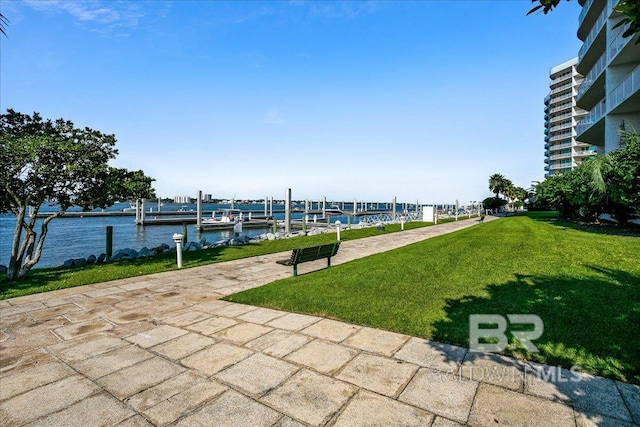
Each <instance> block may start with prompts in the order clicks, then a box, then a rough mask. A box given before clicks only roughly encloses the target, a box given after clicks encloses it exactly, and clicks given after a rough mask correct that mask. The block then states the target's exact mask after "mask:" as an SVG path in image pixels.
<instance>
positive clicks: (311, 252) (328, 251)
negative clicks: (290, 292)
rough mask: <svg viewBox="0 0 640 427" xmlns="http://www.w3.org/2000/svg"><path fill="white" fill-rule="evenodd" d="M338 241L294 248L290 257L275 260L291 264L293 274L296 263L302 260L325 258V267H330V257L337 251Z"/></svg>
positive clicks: (296, 272) (296, 271)
mask: <svg viewBox="0 0 640 427" xmlns="http://www.w3.org/2000/svg"><path fill="white" fill-rule="evenodd" d="M339 247H340V242H336V243H329V244H326V245H320V246H310V247H307V248H298V249H294V250H293V252H292V253H291V258H288V259H282V260H280V261H276V262H277V263H278V264H282V265H287V266H293V276H294V277H295V276H297V275H298V264H301V263H303V262H310V261H316V260H318V259H323V258H326V259H327V268H329V267H331V257H332V256H334V255H335V254H337V253H338V248H339Z"/></svg>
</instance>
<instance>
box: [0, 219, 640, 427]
mask: <svg viewBox="0 0 640 427" xmlns="http://www.w3.org/2000/svg"><path fill="white" fill-rule="evenodd" d="M494 219H495V217H490V216H488V217H486V218H485V222H488V221H491V220H494ZM476 224H478V222H477V220H474V219H471V220H463V221H458V222H452V223H446V224H440V225H437V226H433V227H425V228H420V229H414V230H407V231H404V232H400V233H390V234H384V235H379V236H375V237H370V238H367V239H359V240H353V241H345V242H343V243H342V245H341V247H340V251H339V253H338V255H337V256H336V257H335V258H334V263H333V264H334V265H338V264H341V263H344V262H347V261H351V260H353V259H356V258H361V257H365V256H368V255H371V254H374V253H378V252H384V251H388V250H391V249H394V248H398V247H401V246H405V245H408V244H411V243H414V242H418V241H421V240H424V239H428V238H430V237H434V236H438V235H441V234H445V233H450V232H454V231H457V230H460V229H463V228H466V227H471V226H477V225H476ZM283 255H285V256H286V254H283V253H279V254H271V255H265V256H260V257H254V258H248V259H241V260H236V261H230V262H224V263H218V264H211V265H207V266H201V267H195V268H189V269H184V270H179V271H171V272H165V273H158V274H152V275H147V276H141V277H135V278H129V279H124V280H117V281H112V282H106V283H98V284H93V285H87V286H81V287H76V288H71V289H64V290H58V291H53V292H47V293H43V294H38V295H31V296H27V297H20V298H14V299H10V300H5V301H0V316H1V317H0V346H1V348H0V375H1V378H0V424H1V425H3V426H23V425H30V426H32V425H33V426H36V425H38V426H40V425H41V426H45V425H46V426H98V425H105V426H122V427H124V426H150V425H157V426H166V425H170V426H225V427H230V426H243V427H245V426H251V427H252V426H265V427H266V426H269V427H274V426H278V427H295V426H331V427H344V426H348V427H357V426H372V425H381V426H400V425H402V426H440V427H441V426H460V425H473V426H495V425H511V426H534V425H540V426H551V425H553V426H572V427H575V426H595V425H617V426H632V425H638V423H640V388H639V387H637V386H634V385H629V384H625V383H621V382H618V381H613V380H610V379H603V378H596V377H591V376H588V375H583V376H581V379H582V381H580V382H575V381H573V382H550V381H543V380H541V379H538V378H537V377H536V376H535V375H525V374H526V373H530V372H532V370H533V369H535V368H536V367H537V366H538V365H535V364H533V363H523V362H522V361H518V360H515V359H511V358H507V357H500V356H497V355H493V354H484V353H475V352H470V351H468V350H467V349H465V348H461V347H456V346H452V345H444V344H439V343H436V342H431V341H428V340H424V339H420V338H415V337H410V336H407V335H402V334H398V333H392V332H388V331H383V330H377V329H373V328H369V327H363V326H359V325H354V324H349V323H345V322H339V321H336V320H332V319H326V318H321V317H317V316H309V315H302V314H296V313H287V312H284V311H279V310H272V309H267V308H261V307H255V306H248V305H241V304H235V303H230V302H226V301H221V300H220V298H221V297H222V296H224V295H229V294H231V293H235V292H238V291H242V290H245V289H250V288H254V287H258V286H263V285H265V284H267V283H269V282H272V281H274V280H277V279H281V278H285V277H289V276H290V275H291V271H290V269H289V268H286V267H282V266H281V265H278V264H276V263H275V261H276V260H277V259H281V258H283ZM317 262H318V263H319V264H317V265H315V263H309V264H303V265H301V266H300V272H301V273H304V272H305V271H312V270H315V269H318V268H321V267H322V265H323V261H317ZM549 368H551V367H549ZM496 372H498V373H500V372H502V373H504V374H505V375H496ZM486 373H493V374H492V375H487V374H486ZM563 373H565V372H564V371H563ZM634 423H635V424H634Z"/></svg>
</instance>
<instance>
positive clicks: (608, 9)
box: [578, 0, 618, 62]
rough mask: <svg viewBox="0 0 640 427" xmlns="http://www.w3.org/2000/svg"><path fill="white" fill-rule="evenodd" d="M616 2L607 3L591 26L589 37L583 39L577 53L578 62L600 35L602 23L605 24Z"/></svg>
mask: <svg viewBox="0 0 640 427" xmlns="http://www.w3.org/2000/svg"><path fill="white" fill-rule="evenodd" d="M617 2H618V0H609V1H607V7H605V8H604V9H603V10H602V12H601V13H600V16H598V19H597V20H596V22H595V24H593V27H591V31H589V35H587V38H586V39H584V43H583V44H582V47H581V48H580V51H579V52H578V62H581V61H582V58H584V55H585V54H586V53H587V51H588V50H589V48H590V47H591V44H592V43H593V41H594V40H595V39H596V37H597V36H598V34H599V33H600V30H602V27H603V26H604V23H605V22H607V17H608V16H609V14H610V13H611V11H612V10H613V3H617Z"/></svg>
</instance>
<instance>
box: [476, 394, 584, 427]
mask: <svg viewBox="0 0 640 427" xmlns="http://www.w3.org/2000/svg"><path fill="white" fill-rule="evenodd" d="M476 402H477V403H476V404H475V405H474V406H473V408H472V410H471V415H470V419H469V424H471V425H478V426H489V425H518V426H532V427H533V426H557V427H565V426H567V427H569V426H575V420H574V415H573V411H572V410H571V408H570V407H568V406H565V405H562V404H560V403H557V402H552V401H550V400H544V399H540V398H535V397H529V396H527V395H524V394H522V393H518V392H515V391H512V390H508V389H505V388H502V387H497V386H494V385H490V384H481V385H480V386H479V388H478V394H477V396H476Z"/></svg>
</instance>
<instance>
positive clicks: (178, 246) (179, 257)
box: [173, 233, 184, 268]
mask: <svg viewBox="0 0 640 427" xmlns="http://www.w3.org/2000/svg"><path fill="white" fill-rule="evenodd" d="M183 237H184V236H183V235H182V234H178V233H175V234H174V235H173V241H174V242H175V243H176V257H177V261H178V268H182V238H183Z"/></svg>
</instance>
